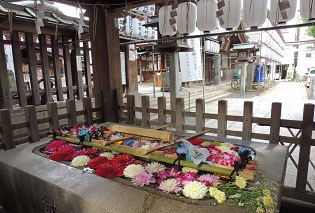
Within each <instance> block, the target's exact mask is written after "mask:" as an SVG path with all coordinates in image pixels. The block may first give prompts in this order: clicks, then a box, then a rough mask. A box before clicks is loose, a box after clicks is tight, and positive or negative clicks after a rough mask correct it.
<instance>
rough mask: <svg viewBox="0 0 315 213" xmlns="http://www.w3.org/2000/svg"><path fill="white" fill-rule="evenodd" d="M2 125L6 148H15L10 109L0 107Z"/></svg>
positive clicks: (0, 124) (3, 140) (0, 123)
mask: <svg viewBox="0 0 315 213" xmlns="http://www.w3.org/2000/svg"><path fill="white" fill-rule="evenodd" d="M0 127H1V129H2V132H1V135H2V143H3V144H4V150H9V149H13V148H15V144H14V140H13V129H12V123H11V115H10V111H9V110H8V109H0Z"/></svg>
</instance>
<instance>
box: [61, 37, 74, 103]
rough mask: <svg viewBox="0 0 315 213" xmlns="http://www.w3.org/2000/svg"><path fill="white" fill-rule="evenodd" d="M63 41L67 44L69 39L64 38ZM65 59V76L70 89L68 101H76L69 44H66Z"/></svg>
mask: <svg viewBox="0 0 315 213" xmlns="http://www.w3.org/2000/svg"><path fill="white" fill-rule="evenodd" d="M62 41H63V42H67V41H68V38H66V37H63V38H62ZM63 58H64V66H65V74H66V86H67V88H68V90H67V96H68V99H74V95H73V82H72V71H71V57H70V48H69V44H65V46H64V48H63Z"/></svg>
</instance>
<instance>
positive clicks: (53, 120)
mask: <svg viewBox="0 0 315 213" xmlns="http://www.w3.org/2000/svg"><path fill="white" fill-rule="evenodd" d="M47 114H48V116H49V117H50V122H49V125H50V129H52V131H56V130H57V129H58V128H59V117H58V108H57V103H56V102H49V103H47Z"/></svg>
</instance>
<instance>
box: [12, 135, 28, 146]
mask: <svg viewBox="0 0 315 213" xmlns="http://www.w3.org/2000/svg"><path fill="white" fill-rule="evenodd" d="M29 140H30V138H29V136H25V137H22V138H17V139H14V144H15V145H16V146H18V145H21V144H24V143H28V142H29Z"/></svg>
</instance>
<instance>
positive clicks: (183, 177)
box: [176, 172, 196, 186]
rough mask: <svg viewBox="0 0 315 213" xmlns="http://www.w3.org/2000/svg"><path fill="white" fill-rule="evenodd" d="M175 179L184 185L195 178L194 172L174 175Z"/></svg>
mask: <svg viewBox="0 0 315 213" xmlns="http://www.w3.org/2000/svg"><path fill="white" fill-rule="evenodd" d="M176 179H178V180H180V183H181V184H182V185H183V186H184V185H186V184H187V183H190V182H191V181H194V180H196V173H194V172H188V173H184V174H180V175H177V176H176Z"/></svg>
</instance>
